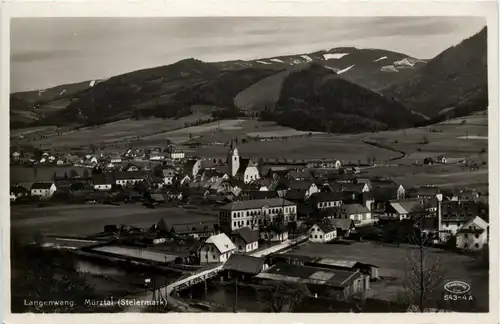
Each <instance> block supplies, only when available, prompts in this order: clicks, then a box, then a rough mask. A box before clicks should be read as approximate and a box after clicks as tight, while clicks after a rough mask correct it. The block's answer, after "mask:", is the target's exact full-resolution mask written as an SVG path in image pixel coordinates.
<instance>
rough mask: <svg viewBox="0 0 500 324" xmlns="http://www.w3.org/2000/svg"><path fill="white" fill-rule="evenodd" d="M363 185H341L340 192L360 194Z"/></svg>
mask: <svg viewBox="0 0 500 324" xmlns="http://www.w3.org/2000/svg"><path fill="white" fill-rule="evenodd" d="M364 186H365V184H364V183H343V184H342V191H353V192H358V193H361V192H362V191H363V187H364Z"/></svg>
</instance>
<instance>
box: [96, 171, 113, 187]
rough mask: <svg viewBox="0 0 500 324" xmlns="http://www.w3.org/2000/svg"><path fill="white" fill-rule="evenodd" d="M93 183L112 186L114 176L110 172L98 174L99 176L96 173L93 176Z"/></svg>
mask: <svg viewBox="0 0 500 324" xmlns="http://www.w3.org/2000/svg"><path fill="white" fill-rule="evenodd" d="M92 182H94V184H95V185H100V184H112V183H114V181H113V174H112V173H109V172H105V173H97V174H96V173H94V174H92Z"/></svg>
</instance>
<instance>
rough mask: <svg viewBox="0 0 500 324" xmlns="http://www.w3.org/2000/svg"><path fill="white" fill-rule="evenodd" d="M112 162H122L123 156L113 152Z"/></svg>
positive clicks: (110, 158) (110, 159)
mask: <svg viewBox="0 0 500 324" xmlns="http://www.w3.org/2000/svg"><path fill="white" fill-rule="evenodd" d="M109 162H111V163H122V157H121V156H120V155H119V154H113V155H111V156H110V157H109Z"/></svg>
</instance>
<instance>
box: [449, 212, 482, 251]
mask: <svg viewBox="0 0 500 324" xmlns="http://www.w3.org/2000/svg"><path fill="white" fill-rule="evenodd" d="M456 243H457V248H459V249H461V250H481V249H482V248H483V246H484V245H485V244H488V223H487V222H486V221H485V220H483V219H482V218H481V217H479V216H476V217H474V218H473V219H471V220H469V221H468V222H466V223H465V224H464V225H463V226H462V227H461V228H460V229H459V230H458V231H457V241H456Z"/></svg>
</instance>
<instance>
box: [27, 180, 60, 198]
mask: <svg viewBox="0 0 500 324" xmlns="http://www.w3.org/2000/svg"><path fill="white" fill-rule="evenodd" d="M56 190H57V187H56V184H55V183H54V182H35V183H33V185H32V186H31V190H30V191H31V195H32V196H37V197H40V198H50V197H52V196H53V195H54V193H55V192H56Z"/></svg>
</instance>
